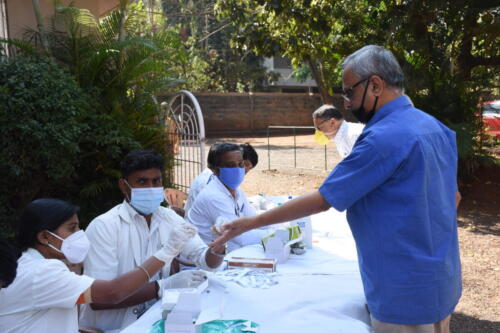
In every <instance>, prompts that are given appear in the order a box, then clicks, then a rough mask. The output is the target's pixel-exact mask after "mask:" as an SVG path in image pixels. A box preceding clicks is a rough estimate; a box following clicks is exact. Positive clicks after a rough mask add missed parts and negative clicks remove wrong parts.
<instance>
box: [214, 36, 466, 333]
mask: <svg viewBox="0 0 500 333" xmlns="http://www.w3.org/2000/svg"><path fill="white" fill-rule="evenodd" d="M342 67H343V77H342V83H343V96H344V99H345V107H346V108H347V109H349V110H351V111H352V113H353V114H354V116H356V118H358V120H360V121H361V122H363V123H365V124H366V126H365V129H364V130H363V132H362V134H361V135H360V137H359V139H358V140H357V142H356V144H355V145H354V147H353V150H352V152H351V154H350V155H349V156H347V157H346V158H345V159H344V160H343V161H341V162H340V163H339V164H338V165H337V166H336V167H335V169H333V171H332V172H331V173H330V175H329V176H328V177H327V179H326V180H325V181H324V183H323V184H322V185H321V187H320V188H319V190H318V191H316V192H314V193H311V194H307V195H304V196H301V197H299V198H297V199H294V200H292V201H289V202H287V203H286V204H284V205H283V206H280V207H277V208H275V209H273V210H270V211H268V212H266V213H264V214H261V215H258V216H255V217H250V218H241V219H238V220H236V221H234V222H232V223H230V224H227V225H226V226H224V227H223V228H222V231H223V235H222V236H221V237H220V238H219V239H218V240H217V241H216V242H214V243H213V244H214V245H216V244H221V243H223V242H226V241H227V240H228V239H230V238H232V237H235V236H236V235H238V234H241V233H242V232H245V231H247V230H249V229H252V228H256V227H262V226H264V225H269V224H273V223H279V222H284V221H289V220H293V219H297V218H300V217H302V216H306V215H311V214H315V213H318V212H321V211H324V210H327V209H329V208H330V207H334V208H335V209H337V210H339V211H343V210H346V209H347V220H348V222H349V226H350V228H351V230H352V234H353V236H354V239H355V241H356V247H357V251H358V258H359V266H360V272H361V278H362V281H363V287H364V291H365V296H366V300H367V304H368V308H369V311H370V313H371V316H372V326H373V329H374V332H376V333H379V332H384V333H386V332H391V333H392V332H435V333H437V332H449V320H450V315H451V313H452V312H453V310H454V308H455V306H456V305H457V303H458V300H459V299H460V296H461V291H462V288H461V271H460V257H459V250H458V237H457V225H456V204H457V200H456V195H457V193H458V191H457V185H456V184H457V183H456V181H457V148H456V141H455V133H454V132H453V131H451V130H450V129H448V128H447V127H446V126H444V125H443V124H442V123H440V122H439V121H438V120H436V119H435V118H433V117H432V116H430V115H428V114H426V113H425V112H423V111H420V110H418V109H416V108H415V107H413V105H412V103H411V101H410V100H409V99H408V97H406V96H405V95H404V90H403V72H402V70H401V68H400V66H399V64H398V62H397V60H396V58H395V57H394V55H393V54H392V53H391V52H390V51H388V50H386V49H385V48H383V47H380V46H376V45H368V46H365V47H363V48H361V49H360V50H358V51H356V52H354V53H353V54H351V55H350V56H348V57H347V58H346V59H345V60H344V62H343V64H342Z"/></svg>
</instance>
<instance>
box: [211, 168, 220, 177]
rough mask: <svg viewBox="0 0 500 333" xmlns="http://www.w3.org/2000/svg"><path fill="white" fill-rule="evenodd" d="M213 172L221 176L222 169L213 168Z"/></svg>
mask: <svg viewBox="0 0 500 333" xmlns="http://www.w3.org/2000/svg"><path fill="white" fill-rule="evenodd" d="M212 171H213V173H214V174H215V175H217V176H218V175H220V169H219V168H218V167H213V169H212Z"/></svg>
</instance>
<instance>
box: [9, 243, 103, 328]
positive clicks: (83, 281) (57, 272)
mask: <svg viewBox="0 0 500 333" xmlns="http://www.w3.org/2000/svg"><path fill="white" fill-rule="evenodd" d="M17 263H18V266H17V276H16V278H15V280H14V282H13V283H12V284H11V285H10V286H9V287H8V288H3V289H1V290H0V332H3V333H9V332H12V333H18V332H55V333H77V332H78V312H77V307H76V301H77V300H78V298H79V297H80V295H81V294H83V292H85V290H87V289H88V288H90V286H91V285H92V283H93V282H94V279H93V278H90V277H88V276H85V275H77V274H75V273H73V272H70V271H69V269H68V267H67V266H66V265H65V264H64V263H63V262H62V261H60V260H57V259H46V258H44V257H43V256H42V255H41V254H40V252H38V251H37V250H35V249H32V248H30V249H28V250H26V251H25V252H23V254H22V256H21V257H20V258H19V260H18V261H17Z"/></svg>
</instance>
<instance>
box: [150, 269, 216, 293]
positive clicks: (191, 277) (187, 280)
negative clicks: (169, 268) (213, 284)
mask: <svg viewBox="0 0 500 333" xmlns="http://www.w3.org/2000/svg"><path fill="white" fill-rule="evenodd" d="M206 279H207V274H206V273H205V272H204V271H202V270H189V271H180V272H179V273H176V274H174V275H171V276H169V277H168V278H166V279H161V280H158V287H159V288H158V297H162V296H163V289H175V288H196V287H198V286H199V285H200V284H201V283H202V282H203V281H205V280H206Z"/></svg>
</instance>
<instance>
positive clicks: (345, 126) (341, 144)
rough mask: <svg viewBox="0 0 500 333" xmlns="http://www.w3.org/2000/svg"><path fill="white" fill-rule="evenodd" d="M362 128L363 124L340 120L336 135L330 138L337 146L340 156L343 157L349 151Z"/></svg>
mask: <svg viewBox="0 0 500 333" xmlns="http://www.w3.org/2000/svg"><path fill="white" fill-rule="evenodd" d="M364 128H365V125H363V124H359V123H349V122H347V121H345V120H344V121H342V124H341V125H340V128H339V130H338V132H337V135H335V137H334V138H333V140H332V141H333V142H335V145H336V146H337V151H338V152H339V155H340V157H342V158H344V157H346V156H347V155H349V154H350V153H351V150H352V147H353V146H354V144H355V143H356V140H357V139H358V136H360V135H361V132H363V129H364Z"/></svg>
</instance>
